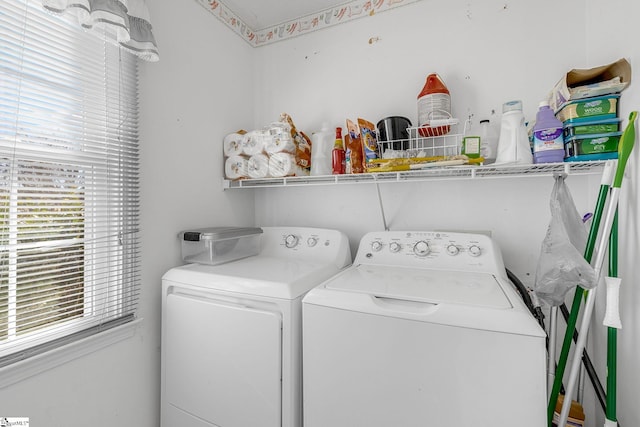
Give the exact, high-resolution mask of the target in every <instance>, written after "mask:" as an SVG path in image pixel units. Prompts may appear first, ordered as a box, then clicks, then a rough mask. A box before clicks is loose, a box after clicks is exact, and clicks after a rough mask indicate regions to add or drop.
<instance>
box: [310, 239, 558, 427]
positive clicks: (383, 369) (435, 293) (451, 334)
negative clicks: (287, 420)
mask: <svg viewBox="0 0 640 427" xmlns="http://www.w3.org/2000/svg"><path fill="white" fill-rule="evenodd" d="M302 305H303V366H304V387H303V388H304V393H303V395H304V426H305V427H327V426H331V427H354V426H366V427H388V426H402V427H425V426H437V427H454V426H455V427H459V426H491V427H507V426H512V425H518V426H523V427H524V426H526V427H540V426H543V425H546V384H545V381H546V366H545V360H546V355H545V354H546V350H545V332H544V331H543V329H542V328H541V327H540V326H539V325H538V323H537V322H536V321H535V320H534V318H533V316H532V315H531V314H530V312H529V311H528V309H527V308H526V306H525V305H524V303H523V302H522V300H521V298H520V296H519V295H518V294H517V292H516V291H515V290H514V289H513V287H512V285H511V284H510V283H509V281H508V279H507V277H506V272H505V268H504V265H503V261H502V256H501V254H500V251H499V249H498V247H497V246H496V244H495V243H494V242H493V241H492V239H490V238H489V237H487V236H485V235H480V234H467V233H449V232H395V231H389V232H374V233H369V234H367V235H365V236H364V237H363V238H362V240H361V242H360V245H359V248H358V252H357V255H356V258H355V261H354V264H353V265H352V266H351V267H349V268H347V269H345V270H344V271H342V272H341V273H339V274H337V275H336V276H334V277H333V278H331V279H329V280H327V281H325V282H324V283H322V284H321V285H319V286H318V287H317V288H316V289H314V290H312V291H311V292H309V293H308V294H307V295H306V296H305V297H304V299H303V304H302Z"/></svg>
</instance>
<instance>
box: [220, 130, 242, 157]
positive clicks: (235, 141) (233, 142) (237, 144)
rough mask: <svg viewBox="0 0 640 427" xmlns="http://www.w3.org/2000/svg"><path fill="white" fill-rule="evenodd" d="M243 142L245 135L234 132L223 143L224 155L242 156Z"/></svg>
mask: <svg viewBox="0 0 640 427" xmlns="http://www.w3.org/2000/svg"><path fill="white" fill-rule="evenodd" d="M245 135H246V134H245ZM243 141H244V135H243V134H240V133H236V132H234V133H230V134H229V135H227V136H225V137H224V140H223V142H222V147H223V150H224V155H225V156H227V157H231V156H238V155H240V154H242V143H243Z"/></svg>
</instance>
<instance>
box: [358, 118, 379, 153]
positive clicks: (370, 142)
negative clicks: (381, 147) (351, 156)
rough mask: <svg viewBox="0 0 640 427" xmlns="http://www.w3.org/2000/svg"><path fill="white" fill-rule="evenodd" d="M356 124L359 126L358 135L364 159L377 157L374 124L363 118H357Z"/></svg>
mask: <svg viewBox="0 0 640 427" xmlns="http://www.w3.org/2000/svg"><path fill="white" fill-rule="evenodd" d="M358 126H359V127H360V135H361V137H362V146H363V147H364V155H365V159H366V161H368V160H370V159H377V158H378V157H379V156H378V138H377V136H376V126H375V125H374V124H373V123H371V122H369V121H367V120H365V119H358Z"/></svg>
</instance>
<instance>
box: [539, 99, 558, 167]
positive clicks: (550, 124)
mask: <svg viewBox="0 0 640 427" xmlns="http://www.w3.org/2000/svg"><path fill="white" fill-rule="evenodd" d="M563 132H564V130H563V128H562V122H561V121H560V120H558V119H557V118H556V116H555V114H553V111H552V110H551V108H550V107H549V103H548V102H546V101H543V102H541V103H540V104H539V105H538V114H537V115H536V124H535V125H534V126H533V161H534V163H557V162H562V161H563V160H564V138H563Z"/></svg>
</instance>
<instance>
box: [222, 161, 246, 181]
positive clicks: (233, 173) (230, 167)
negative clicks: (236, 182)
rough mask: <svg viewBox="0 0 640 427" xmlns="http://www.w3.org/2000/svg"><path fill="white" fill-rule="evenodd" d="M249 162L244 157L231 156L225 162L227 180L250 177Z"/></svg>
mask: <svg viewBox="0 0 640 427" xmlns="http://www.w3.org/2000/svg"><path fill="white" fill-rule="evenodd" d="M248 164H249V162H248V161H247V159H246V158H245V157H242V156H230V157H229V158H227V160H226V161H225V162H224V175H225V176H226V177H227V179H240V178H246V177H247V176H249V173H248Z"/></svg>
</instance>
